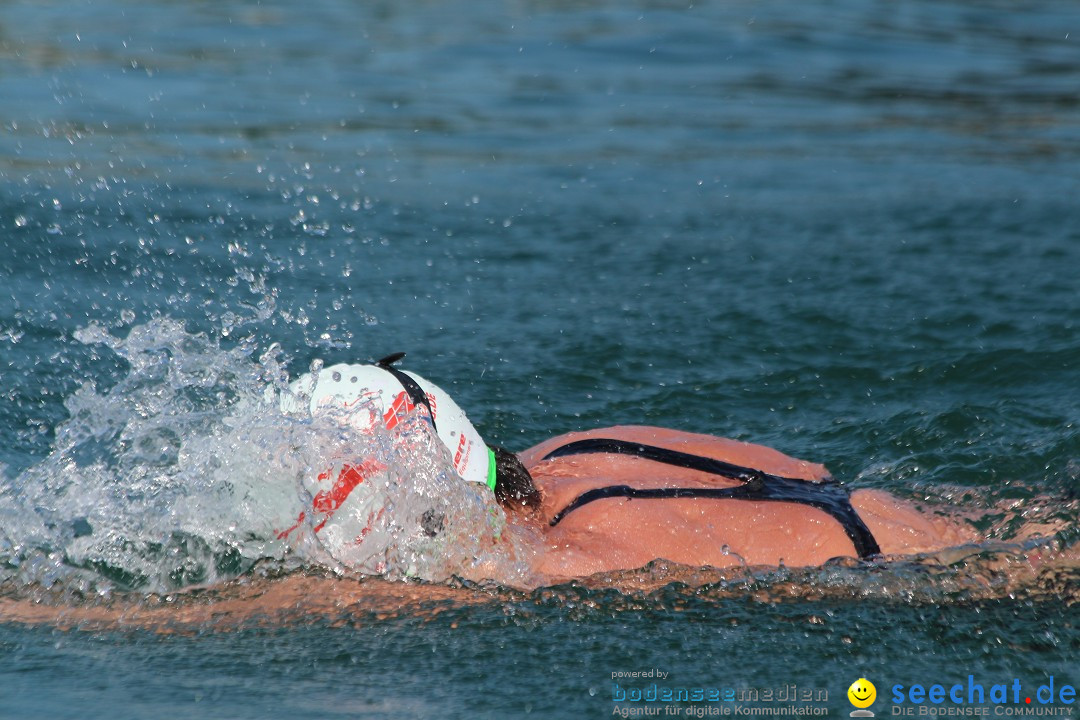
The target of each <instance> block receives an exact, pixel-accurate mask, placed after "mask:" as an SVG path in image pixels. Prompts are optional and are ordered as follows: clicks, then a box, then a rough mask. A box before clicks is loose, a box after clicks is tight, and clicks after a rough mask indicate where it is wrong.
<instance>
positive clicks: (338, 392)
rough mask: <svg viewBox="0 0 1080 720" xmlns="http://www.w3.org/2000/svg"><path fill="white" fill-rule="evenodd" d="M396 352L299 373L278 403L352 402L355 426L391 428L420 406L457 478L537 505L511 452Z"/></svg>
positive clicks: (291, 407) (323, 407)
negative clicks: (402, 366)
mask: <svg viewBox="0 0 1080 720" xmlns="http://www.w3.org/2000/svg"><path fill="white" fill-rule="evenodd" d="M402 357H404V353H397V354H395V355H390V356H388V357H385V358H383V359H382V360H379V361H378V362H377V363H375V364H374V365H347V364H341V365H331V366H330V367H326V368H322V369H321V370H320V371H319V372H317V373H315V374H310V373H309V374H304V375H302V376H300V378H298V379H297V380H296V381H295V382H293V383H292V384H291V385H290V386H289V390H290V391H291V392H289V393H285V394H284V395H283V396H282V398H281V409H282V410H284V411H285V412H296V411H297V410H301V409H302V408H303V403H302V402H300V399H301V398H308V399H309V401H308V407H309V409H310V411H311V412H312V413H318V412H325V411H327V410H338V411H347V410H348V409H350V408H352V407H357V408H358V410H366V411H367V412H363V411H361V412H354V413H350V414H349V415H348V418H349V422H350V423H351V424H353V425H354V426H356V427H357V429H359V430H366V429H369V428H371V427H373V426H374V425H375V424H376V423H380V422H381V423H382V424H383V425H385V426H386V427H387V428H393V427H394V426H396V425H397V424H398V423H399V422H400V421H401V419H402V418H403V417H405V415H407V414H408V413H410V412H412V411H414V410H416V411H418V412H422V413H424V414H425V416H426V417H427V418H428V419H429V420H430V421H431V423H432V425H433V426H434V429H435V434H436V435H437V436H438V438H439V440H440V441H442V443H443V445H445V446H446V448H447V450H448V451H449V453H450V458H451V460H452V462H453V464H454V469H455V470H456V471H457V473H458V475H460V476H461V477H462V479H464V480H466V481H469V482H476V483H480V484H482V485H486V486H487V487H489V488H491V489H492V490H493V491H494V492H495V497H496V498H497V499H498V500H499V501H500V502H501V503H502V504H504V505H507V506H518V507H520V506H524V507H537V506H538V505H539V503H540V494H539V492H538V491H537V490H536V488H535V487H534V486H533V484H532V478H531V477H530V476H529V473H528V471H527V470H526V469H525V468H524V466H522V465H521V463H520V462H519V461H518V459H517V457H515V456H514V455H513V454H512V453H509V452H507V451H505V450H502V449H501V448H489V447H488V446H487V444H485V443H484V441H483V439H482V438H481V437H480V433H478V432H477V431H476V428H475V427H473V425H472V423H471V422H469V419H468V418H467V417H466V416H465V412H464V411H463V410H462V409H461V408H460V407H459V406H458V404H457V403H455V402H454V401H453V399H451V397H450V396H449V395H447V394H446V392H445V391H444V390H442V388H440V387H438V386H437V385H435V384H434V383H432V382H429V381H428V380H425V379H424V378H422V377H420V376H419V375H416V374H414V373H410V372H406V371H404V370H399V369H398V368H396V367H393V364H394V363H395V362H397V361H398V360H400V359H401V358H402Z"/></svg>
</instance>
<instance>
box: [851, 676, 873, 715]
mask: <svg viewBox="0 0 1080 720" xmlns="http://www.w3.org/2000/svg"><path fill="white" fill-rule="evenodd" d="M847 698H848V700H850V701H851V704H852V705H854V706H855V707H857V708H868V707H870V706H871V705H873V704H874V700H877V688H876V687H874V683H872V682H870V681H869V680H867V679H866V678H859V679H858V680H856V681H855V682H853V683H851V687H849V688H848V689H847Z"/></svg>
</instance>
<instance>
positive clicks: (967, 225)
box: [0, 0, 1080, 719]
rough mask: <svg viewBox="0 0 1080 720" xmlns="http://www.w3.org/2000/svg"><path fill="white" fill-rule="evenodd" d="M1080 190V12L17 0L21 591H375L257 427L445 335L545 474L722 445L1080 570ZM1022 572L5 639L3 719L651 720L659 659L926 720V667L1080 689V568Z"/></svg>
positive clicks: (462, 373) (10, 578)
mask: <svg viewBox="0 0 1080 720" xmlns="http://www.w3.org/2000/svg"><path fill="white" fill-rule="evenodd" d="M1078 199H1080V7H1077V6H1075V5H1073V4H1069V3H1060V2H1051V1H1049V0H1045V1H1041V2H1038V1H1037V2H1031V3H1025V4H1024V5H1023V7H1020V6H1015V5H1014V4H1013V3H1006V2H941V1H938V0H933V1H931V0H926V1H918V0H912V1H911V2H855V1H854V0H837V1H833V2H820V3H773V4H765V3H756V2H744V1H741V0H732V1H730V2H719V1H713V0H706V1H705V2H701V3H697V2H695V3H692V4H691V3H689V2H686V1H684V2H679V3H675V2H667V1H666V0H648V1H641V2H612V1H610V0H580V1H575V2H568V1H566V0H556V1H554V2H546V3H540V2H531V1H524V0H519V1H513V0H507V1H506V2H486V1H484V0H481V1H480V2H469V3H465V2H458V1H457V0H446V1H444V2H434V1H428V2H419V3H412V4H397V3H389V2H370V3H359V2H347V1H346V0H313V1H312V2H308V3H294V4H287V3H281V2H261V3H251V2H240V1H239V0H225V1H223V2H216V3H197V2H166V1H165V0H146V1H145V2H141V3H129V2H124V1H122V0H102V1H100V2H95V3H75V4H64V3H54V2H50V3H33V4H31V3H5V4H3V5H0V471H2V474H0V581H2V583H3V584H2V585H0V595H3V596H4V597H8V598H26V597H40V595H39V593H42V592H47V593H51V595H50V597H63V598H64V600H63V602H65V603H68V604H71V605H72V606H75V607H78V606H80V605H94V604H96V603H99V602H101V601H102V599H103V598H105V599H108V598H111V597H113V596H114V595H118V594H123V592H124V591H125V590H129V589H133V591H134V593H135V596H136V597H138V596H139V595H140V594H141V593H150V592H154V593H160V592H171V591H173V590H175V589H177V588H181V587H183V586H184V585H186V584H188V583H191V582H227V581H229V580H230V579H232V578H235V577H236V576H238V575H239V576H245V574H247V573H251V572H256V570H252V567H253V566H254V567H255V568H256V569H257V568H261V567H265V566H266V564H267V563H269V564H271V565H274V564H275V563H277V564H282V563H283V564H285V565H286V566H287V567H289V568H292V571H293V572H307V573H319V572H321V571H323V570H324V569H325V570H326V571H327V572H329V571H330V570H332V569H333V568H331V567H330V566H329V565H324V564H323V562H322V560H320V558H319V556H318V554H317V553H315V552H312V553H310V554H304V553H298V554H297V553H295V552H293V553H291V554H290V551H289V549H287V548H285V547H284V546H283V545H282V544H281V543H280V542H275V541H274V536H273V532H272V529H273V528H272V527H271V526H272V523H270V522H269V521H268V520H267V519H266V518H267V517H268V516H269V515H272V514H273V513H279V514H282V515H287V514H288V513H289V512H292V510H293V507H292V506H291V505H290V504H289V503H290V502H292V501H296V500H297V498H296V494H295V488H291V487H290V486H289V485H288V484H287V483H277V484H276V485H275V484H274V481H275V479H277V480H280V479H281V478H282V477H284V475H285V474H287V473H284V474H283V471H281V467H280V466H279V465H277V464H275V463H276V462H277V460H278V459H280V458H278V456H277V454H276V453H277V450H276V448H278V447H279V446H280V445H281V443H282V442H283V440H284V439H286V438H288V437H292V436H290V435H288V432H289V431H291V430H290V428H289V427H288V426H287V425H286V424H283V421H282V420H281V419H280V418H276V419H275V418H270V419H267V417H268V413H267V412H266V411H265V408H264V409H263V410H260V409H259V407H258V403H257V400H258V399H259V398H261V397H262V396H263V392H264V390H265V389H266V388H267V387H272V386H275V385H276V386H279V387H280V386H281V384H282V383H283V382H284V379H285V378H286V377H287V376H288V377H295V376H296V375H297V374H298V373H301V372H304V371H305V370H307V369H308V368H309V367H310V366H311V363H312V362H313V361H315V360H317V359H318V360H323V361H326V362H327V363H330V362H351V361H368V360H372V359H375V358H379V357H382V356H383V355H386V354H389V353H391V352H395V351H399V350H405V351H408V353H409V358H408V361H407V362H406V367H408V368H409V369H411V370H415V371H418V372H420V373H422V374H423V375H424V376H425V377H428V378H430V379H432V380H435V381H436V382H438V383H439V384H440V385H441V386H443V387H444V388H445V389H447V390H448V391H450V392H451V393H452V394H453V395H454V397H455V399H456V400H457V401H458V402H459V403H460V404H461V405H462V407H464V408H465V409H466V410H467V411H468V413H469V416H470V418H471V419H472V421H473V422H474V423H475V424H476V426H477V427H478V429H479V430H480V432H481V433H482V434H483V435H484V437H485V438H486V439H487V440H489V441H491V442H498V443H500V444H502V445H505V446H507V447H509V448H511V449H515V450H520V449H523V448H525V447H527V446H529V445H531V444H534V443H536V442H539V441H540V440H543V439H545V438H547V437H550V436H552V435H555V434H558V433H562V432H566V431H569V430H575V429H586V428H591V427H596V426H602V425H611V424H618V423H647V424H655V425H663V426H670V427H677V428H682V429H686V430H693V431H698V432H706V433H713V434H718V435H724V436H729V437H736V438H739V439H743V440H748V441H753V442H758V443H762V444H765V445H770V446H773V447H776V448H778V449H780V450H782V451H784V452H787V453H789V454H791V455H795V456H798V457H804V458H806V459H810V460H814V461H818V462H823V463H825V464H826V465H828V466H829V468H830V469H831V470H832V472H833V474H834V475H835V476H836V477H837V478H838V479H840V480H842V481H843V482H845V483H847V484H849V485H850V486H852V487H875V488H884V489H887V490H890V491H892V492H894V493H897V494H899V495H903V496H905V497H911V498H917V499H920V500H924V501H927V502H929V503H931V504H932V503H933V502H939V501H953V502H958V503H963V504H965V505H966V506H968V507H971V508H974V509H989V508H1000V507H1001V506H1002V504H1003V503H1006V502H1012V503H1014V507H1013V508H1012V510H1011V511H1010V512H1009V513H1004V514H1001V513H999V515H998V517H997V520H998V524H997V525H996V526H994V527H991V528H988V533H989V534H991V535H994V536H995V537H1000V538H1001V539H1006V540H1007V539H1008V537H1009V533H1010V532H1011V531H1012V530H1014V529H1015V527H1016V526H1017V525H1019V524H1022V523H1023V522H1026V521H1027V520H1028V519H1031V518H1037V519H1043V520H1056V521H1058V522H1059V523H1065V524H1067V525H1070V526H1071V531H1068V532H1066V533H1064V535H1066V536H1067V537H1065V538H1064V541H1066V542H1075V538H1076V523H1077V518H1076V517H1075V508H1076V505H1075V499H1076V497H1077V495H1078V494H1080V428H1078V423H1080V375H1078V370H1080V336H1078V328H1077V322H1078V319H1080V280H1078V277H1080V274H1078V271H1077V268H1080V202H1078ZM271 414H272V413H271ZM275 473H276V474H275ZM264 481H265V482H264ZM268 487H273V488H276V489H275V490H267V489H266V488H268ZM236 488H246V489H247V491H248V492H249V495H248V496H246V499H245V500H244V502H239V501H238V500H237V497H238V496H237V495H236V492H237V490H236ZM260 493H261V494H260ZM290 493H291V494H290ZM1070 502H1072V504H1070ZM275 567H277V566H276V565H275ZM881 574H884V576H885V578H884V579H882V577H881V576H880V575H881ZM961 575H962V573H961ZM961 579H963V577H962V578H961ZM995 582H996V581H995V579H994V578H993V577H990V578H989V579H987V580H986V583H987V584H986V588H989V590H990V591H989V592H975V593H972V592H971V591H970V587H971V584H970V583H967V582H966V581H965V582H961V581H960V580H958V579H957V577H956V576H953V575H950V574H949V572H944V575H942V572H939V570H935V571H934V572H931V571H930V570H929V569H928V568H926V567H922V566H916V567H914V568H902V569H893V570H888V569H886V570H883V571H881V573H878V572H877V571H867V570H865V569H862V570H859V569H834V570H828V571H825V572H823V573H822V574H811V575H809V576H799V577H796V578H795V579H794V580H792V578H791V577H789V576H786V575H784V573H783V572H782V571H781V572H780V574H779V575H772V576H763V577H757V578H752V579H750V580H746V581H745V582H742V584H740V583H739V582H735V583H719V584H714V585H711V586H707V587H706V588H704V589H702V590H701V591H697V590H693V589H688V588H686V587H685V586H683V585H679V584H675V585H669V586H665V587H661V588H660V589H659V590H657V591H655V592H649V593H639V594H634V593H628V592H620V591H616V590H610V589H599V588H594V587H589V588H586V587H583V586H564V587H561V588H555V589H545V590H540V591H537V592H535V593H527V592H526V593H519V592H516V591H515V592H511V591H503V590H498V591H476V592H477V593H478V597H480V598H482V601H479V602H475V603H467V604H463V605H462V604H454V605H452V606H451V607H448V608H445V611H444V612H440V613H438V614H435V615H431V614H429V613H418V614H409V613H405V614H403V615H399V616H397V617H390V618H386V617H381V616H379V615H378V614H375V613H372V614H370V616H368V615H364V616H362V617H357V616H356V615H350V616H349V617H348V618H340V617H331V618H322V619H316V620H314V621H311V622H307V621H303V620H302V619H300V620H297V621H295V622H289V623H284V624H279V625H274V626H270V627H267V626H259V627H244V628H241V629H237V630H228V631H221V630H219V629H214V628H195V629H191V628H188V629H187V631H185V632H182V633H179V634H160V633H157V632H153V631H148V630H137V629H136V630H131V629H126V630H109V629H100V628H96V629H89V628H85V629H77V628H76V629H59V628H56V627H55V626H53V625H51V624H46V625H44V626H40V625H39V626H35V625H29V626H28V625H23V624H15V623H3V624H0V688H3V689H2V690H0V717H4V718H8V717H10V718H110V719H112V718H118V719H119V718H148V717H165V718H268V717H294V716H297V715H310V716H320V717H328V718H354V717H355V718H359V717H365V718H367V717H371V718H384V717H385V718H391V717H394V718H396V717H432V718H456V717H461V718H466V717H467V718H475V717H492V718H503V717H517V716H520V715H525V714H530V713H531V714H533V715H535V716H538V717H545V718H547V717H550V718H584V717H606V716H610V715H611V714H612V711H613V709H615V708H618V707H625V706H620V705H617V704H615V703H614V702H613V700H614V697H616V696H617V692H618V688H616V687H614V686H615V683H616V681H615V680H614V679H613V677H612V674H613V673H617V672H632V671H638V670H648V669H650V668H658V669H661V670H663V671H664V672H667V673H670V678H671V680H670V682H671V684H672V685H681V686H684V687H691V688H692V687H701V688H734V689H737V690H740V691H742V690H746V689H748V688H777V687H781V686H788V685H790V684H797V685H798V686H799V687H800V688H808V689H827V690H828V693H829V697H828V700H827V702H825V703H824V706H825V707H828V708H829V710H830V712H831V714H833V715H838V714H845V713H847V712H848V711H850V710H851V709H852V708H851V706H850V705H849V703H848V701H847V698H846V696H845V693H846V690H847V687H848V685H850V684H851V682H852V681H854V680H855V679H857V678H859V677H861V676H865V677H867V678H870V679H872V680H873V681H874V682H875V683H876V684H877V688H878V694H879V700H878V702H877V705H876V706H875V708H873V709H874V710H876V711H877V713H878V715H879V716H881V715H882V714H888V713H889V710H888V704H887V702H886V700H885V699H886V698H887V697H889V695H890V694H891V691H890V688H891V687H892V686H893V685H894V684H902V685H905V686H909V685H911V684H913V683H922V684H925V685H928V684H931V683H934V682H945V683H946V684H949V683H951V682H954V681H955V682H965V683H966V682H967V678H968V675H972V676H973V677H974V678H975V679H976V681H977V682H981V683H983V684H984V685H985V686H986V687H987V688H989V687H990V686H991V685H993V684H995V683H1002V684H1010V683H1012V682H1013V680H1014V679H1019V680H1020V682H1021V683H1022V684H1023V686H1024V688H1025V689H1026V690H1029V691H1030V692H1034V691H1035V688H1036V687H1037V686H1039V685H1041V684H1044V683H1047V682H1048V681H1049V679H1050V677H1051V676H1053V677H1054V679H1055V682H1056V683H1057V687H1059V688H1060V686H1061V685H1062V684H1065V683H1070V684H1072V685H1074V686H1075V685H1076V683H1077V681H1078V680H1080V675H1078V673H1077V670H1076V668H1077V667H1080V662H1078V661H1080V630H1078V627H1077V626H1078V620H1080V618H1078V614H1077V611H1076V609H1077V602H1078V599H1080V578H1078V576H1077V574H1076V573H1075V571H1074V572H1072V573H1063V574H1062V576H1061V577H1060V578H1059V580H1058V582H1057V584H1056V585H1052V586H1049V585H1046V584H1045V583H1044V584H1043V585H1040V586H1038V587H1036V588H1035V589H1034V590H1032V589H1028V590H1027V591H1025V592H1010V591H1005V590H1002V591H1001V592H993V589H994V587H998V586H997V585H995V584H994V583H995ZM790 583H793V584H794V585H795V586H797V587H799V588H801V590H799V591H798V592H795V593H793V594H791V596H790V597H789V598H788V599H785V600H782V601H781V600H779V598H780V596H782V595H784V592H783V591H782V588H786V587H787V586H788V585H789V584H790ZM822 585H828V586H829V587H831V588H834V591H832V592H827V593H824V594H821V593H817V590H818V589H820V587H819V586H822ZM1002 587H1003V586H1002ZM0 620H2V618H0ZM647 682H649V681H646V680H644V679H641V680H634V681H628V685H632V686H634V687H645V686H646V685H647ZM721 705H722V703H721V704H712V705H710V704H708V703H706V704H689V705H678V706H667V707H672V708H677V709H679V710H680V713H684V715H683V716H686V714H688V712H689V709H690V708H707V707H720V706H721ZM1073 707H1074V708H1075V706H1073ZM1075 712H1076V710H1075V709H1074V710H1073V713H1074V714H1075ZM991 713H993V710H991ZM1062 716H1064V715H1062Z"/></svg>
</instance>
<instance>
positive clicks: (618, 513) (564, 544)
mask: <svg viewBox="0 0 1080 720" xmlns="http://www.w3.org/2000/svg"><path fill="white" fill-rule="evenodd" d="M401 357H403V353H399V354H397V355H392V356H389V357H387V358H384V359H383V360H380V361H379V362H377V363H375V364H374V365H335V366H332V367H329V368H325V369H323V370H322V371H321V372H320V373H318V376H317V377H314V376H312V375H305V376H303V377H302V378H301V379H300V380H298V381H296V382H295V383H293V386H292V388H293V391H294V392H293V393H291V394H290V395H289V397H288V398H283V402H282V407H283V409H285V410H287V411H294V410H296V409H297V408H299V407H301V406H302V403H300V402H298V401H297V398H301V399H303V400H307V401H309V402H310V408H311V410H312V412H320V411H322V410H325V409H326V408H328V407H335V406H351V405H353V404H355V403H357V402H358V401H360V400H363V401H365V402H367V403H369V405H370V407H371V408H373V409H372V412H371V413H370V416H368V417H366V418H365V419H363V420H361V422H360V425H361V426H364V425H365V424H366V425H370V424H371V423H374V422H378V421H379V420H380V418H379V417H378V416H379V415H381V421H382V422H383V423H385V424H386V426H387V427H393V426H394V425H395V424H396V423H397V422H399V421H400V419H401V418H402V417H403V416H404V414H405V413H408V412H411V411H413V410H416V411H418V412H420V413H422V414H423V415H424V416H425V417H426V419H427V420H428V421H429V422H431V423H432V424H433V426H434V430H435V432H436V434H437V435H438V437H439V439H440V440H441V441H442V442H443V444H445V445H446V447H447V449H448V450H449V452H450V456H451V458H452V459H453V462H454V466H455V469H456V470H457V472H458V474H459V475H460V477H461V479H462V480H464V481H467V482H477V483H480V484H483V485H486V486H487V487H488V488H489V489H490V491H491V492H493V493H494V496H495V497H496V499H497V500H498V501H499V503H500V504H501V505H502V506H503V507H504V508H505V509H506V516H507V529H508V531H509V532H511V533H515V534H517V535H518V537H521V538H527V539H529V541H530V542H532V543H533V544H534V545H537V547H535V548H534V561H533V563H534V571H535V572H536V573H537V575H538V576H540V577H543V578H546V579H567V578H575V577H584V576H588V575H592V574H595V573H601V572H608V571H614V570H627V569H633V568H639V567H642V566H644V565H646V564H648V563H649V562H651V561H653V560H657V559H664V560H669V561H673V562H677V563H680V564H684V565H690V566H699V567H700V566H713V567H726V566H731V565H735V564H740V563H745V564H747V565H766V566H780V565H785V566H788V567H797V566H814V565H820V564H822V563H825V562H826V561H828V560H830V559H832V558H838V557H850V558H860V559H864V560H868V559H871V558H874V557H878V556H883V555H884V556H894V555H911V554H918V553H925V552H931V551H935V550H939V549H942V548H946V547H952V546H957V545H962V544H965V543H971V542H976V541H978V540H979V539H980V538H979V537H978V535H977V533H976V532H975V531H974V530H973V529H972V528H971V527H970V526H969V525H968V524H967V523H966V522H965V520H964V518H963V517H962V516H961V515H959V514H946V513H944V512H936V513H935V514H927V513H925V512H922V511H920V510H918V509H916V507H915V506H914V505H913V504H912V503H910V502H906V501H903V500H901V499H899V498H897V497H894V496H893V495H890V494H889V493H887V492H883V491H879V490H856V491H854V492H851V493H849V492H848V491H847V490H846V489H845V488H843V487H842V486H840V485H839V484H837V483H836V482H835V481H833V480H832V478H831V477H830V476H829V474H828V471H827V470H826V469H825V467H824V466H822V465H818V464H815V463H811V462H806V461H803V460H798V459H795V458H792V457H789V456H787V455H784V454H783V453H781V452H778V451H776V450H772V449H770V448H766V447H762V446H759V445H753V444H750V443H744V442H739V441H735V440H729V439H725V438H720V437H713V436H709V435H700V434H696V433H689V432H681V431H677V430H668V429H663V428H657V427H643V426H630V427H612V428H604V429H598V430H591V431H588V432H579V433H570V434H568V435H562V436H559V437H556V438H552V439H551V440H547V441H545V442H543V443H540V444H539V445H537V446H535V447H532V448H530V449H528V450H526V451H524V452H522V453H520V454H519V455H514V454H513V453H510V452H508V451H506V450H504V449H502V448H498V447H489V446H488V445H487V444H485V443H484V442H483V441H482V439H481V438H480V435H479V433H478V432H477V431H476V429H475V428H474V427H473V426H472V425H471V423H469V421H468V419H467V418H466V417H465V414H464V412H462V411H461V409H460V408H459V407H458V406H457V405H456V403H454V402H453V400H451V399H450V398H449V396H448V395H447V394H446V393H445V392H444V391H443V390H441V389H440V388H438V387H437V386H435V385H434V384H432V383H430V382H429V381H427V380H425V379H424V378H422V377H420V376H418V375H415V374H413V373H408V372H405V371H403V370H400V369H398V368H397V367H395V366H394V363H395V362H397V361H398V360H400V359H401ZM369 469H370V468H369ZM354 470H355V469H352V468H350V469H349V470H348V471H342V473H341V475H340V476H339V477H338V478H337V479H336V481H335V482H334V483H333V485H332V486H330V485H326V486H325V487H323V488H322V490H321V491H317V492H313V493H312V494H313V496H314V498H315V499H314V502H313V508H312V511H313V512H316V513H318V512H322V513H324V515H325V517H323V518H321V519H320V520H319V521H318V522H317V523H316V525H315V530H316V532H317V534H319V535H320V539H322V540H323V542H324V544H327V543H328V542H329V543H330V544H333V543H338V544H339V545H344V544H347V545H348V546H349V547H356V546H357V545H358V543H356V539H358V538H362V537H363V536H364V534H365V532H366V530H365V528H364V527H363V521H364V517H363V513H361V512H358V511H357V510H356V508H351V507H350V506H349V502H350V498H349V494H350V491H351V490H352V489H353V488H354V487H355V486H356V485H357V484H358V482H360V478H358V477H352V476H350V477H346V474H347V472H353V471H354ZM320 479H321V480H322V481H323V482H324V483H329V482H330V480H332V479H331V478H329V477H327V476H326V475H325V474H324V475H323V476H321V477H320ZM434 525H435V526H433V527H432V528H431V531H432V532H437V530H438V528H437V523H435V524H434ZM328 549H330V551H331V553H332V554H333V553H334V550H333V548H332V547H330V548H328ZM339 559H342V560H343V561H346V562H347V560H346V559H345V558H339ZM354 569H360V568H354Z"/></svg>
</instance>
